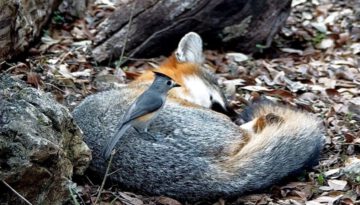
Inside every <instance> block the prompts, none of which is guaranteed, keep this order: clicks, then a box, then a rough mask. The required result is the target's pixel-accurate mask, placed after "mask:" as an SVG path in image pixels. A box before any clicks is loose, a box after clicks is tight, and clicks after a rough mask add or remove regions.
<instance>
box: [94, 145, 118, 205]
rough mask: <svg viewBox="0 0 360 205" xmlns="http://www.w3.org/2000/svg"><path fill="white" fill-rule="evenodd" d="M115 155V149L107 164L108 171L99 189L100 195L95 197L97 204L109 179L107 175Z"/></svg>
mask: <svg viewBox="0 0 360 205" xmlns="http://www.w3.org/2000/svg"><path fill="white" fill-rule="evenodd" d="M114 155H115V150H113V151H112V152H111V155H110V159H109V162H108V166H107V168H106V171H105V176H104V179H103V181H102V182H101V186H100V189H99V193H98V195H97V196H96V199H95V205H96V204H97V202H98V201H99V199H100V196H101V192H102V190H103V189H104V186H105V182H106V179H107V177H108V176H109V175H108V173H109V171H110V167H111V162H112V160H113V157H114Z"/></svg>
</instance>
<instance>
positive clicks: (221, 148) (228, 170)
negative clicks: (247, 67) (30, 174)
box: [73, 33, 324, 201]
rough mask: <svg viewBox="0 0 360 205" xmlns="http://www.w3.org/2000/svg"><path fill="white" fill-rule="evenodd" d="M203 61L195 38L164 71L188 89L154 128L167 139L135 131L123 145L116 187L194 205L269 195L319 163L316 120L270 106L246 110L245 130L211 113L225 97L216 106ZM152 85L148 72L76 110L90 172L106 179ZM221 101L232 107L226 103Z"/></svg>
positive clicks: (173, 97)
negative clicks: (130, 115)
mask: <svg viewBox="0 0 360 205" xmlns="http://www.w3.org/2000/svg"><path fill="white" fill-rule="evenodd" d="M199 39H200V41H199ZM199 43H200V44H201V45H199ZM202 61H203V57H202V42H201V38H200V37H199V36H198V35H197V34H195V33H190V34H187V35H185V37H184V38H183V39H182V40H181V41H180V43H179V47H178V48H177V50H176V51H175V53H174V54H173V55H172V56H171V57H170V58H169V59H168V60H166V61H165V62H164V64H162V65H160V67H159V68H157V70H158V71H160V72H164V73H165V74H167V75H169V76H171V75H173V76H171V77H174V78H175V79H177V80H178V83H180V84H182V85H183V88H182V89H178V88H176V89H174V91H173V92H172V93H171V94H170V95H169V96H168V99H167V101H166V105H165V107H164V109H163V110H162V111H161V113H160V115H159V116H158V117H157V118H156V119H155V120H154V121H153V122H152V124H151V125H150V126H149V132H150V133H151V134H152V135H156V136H157V138H158V139H160V140H157V141H153V140H149V139H145V138H142V137H141V136H139V135H138V134H137V132H136V131H134V130H129V131H128V132H127V133H126V134H125V135H124V137H123V140H121V141H119V142H118V144H117V146H116V151H117V152H116V154H115V155H114V157H113V161H112V171H114V170H116V171H115V172H114V173H113V174H111V175H110V180H111V182H112V183H119V184H121V185H123V186H125V187H128V188H131V189H136V190H139V191H142V192H144V193H147V194H151V195H166V196H169V197H174V198H176V199H182V200H186V201H195V200H200V199H216V198H219V197H222V198H224V197H234V196H239V195H241V194H244V193H247V192H249V191H256V190H259V189H263V188H266V187H268V186H270V185H272V184H274V183H276V182H278V181H279V180H281V179H282V178H284V177H285V176H288V175H289V174H291V173H293V172H296V171H298V170H301V169H302V168H304V167H309V166H310V167H311V166H313V165H314V164H316V162H317V158H318V156H319V154H320V151H321V150H322V147H323V144H324V137H323V133H322V127H321V124H320V121H319V120H318V119H317V118H316V117H314V116H313V115H311V114H309V113H306V112H303V111H299V110H294V109H290V108H288V107H284V106H279V105H276V104H271V103H267V102H263V103H256V104H254V105H252V106H249V107H248V108H246V109H245V111H244V113H242V115H241V117H242V118H243V120H244V121H245V123H244V124H243V125H241V126H238V125H236V124H234V123H233V122H232V121H231V120H230V118H229V117H228V116H226V115H224V114H221V113H219V112H216V111H213V110H211V107H212V105H211V104H212V103H213V100H214V99H215V98H214V97H210V96H211V95H215V94H214V93H216V94H218V95H219V96H220V97H218V99H215V101H219V99H220V100H224V98H223V95H222V94H221V93H220V89H219V87H218V85H217V84H216V83H215V81H214V78H213V77H210V76H211V75H210V74H209V73H208V72H207V71H204V69H203V68H201V63H202ZM204 73H205V75H204ZM189 74H190V75H194V76H195V77H198V79H196V80H199V79H200V80H202V81H203V82H196V81H195V80H194V81H191V80H190V81H189V82H196V83H198V84H201V83H203V84H204V85H205V86H209V87H208V88H207V89H208V90H206V89H204V90H202V91H204V92H208V93H205V95H203V94H204V93H200V95H201V96H200V97H199V96H198V95H196V94H197V93H198V92H197V91H192V89H196V88H194V87H192V86H191V84H189V83H187V82H186V78H187V77H188V75H189ZM197 75H201V76H197ZM184 79H185V80H184ZM182 80H183V81H182ZM151 82H152V76H151V75H150V73H148V72H146V73H144V74H143V75H142V76H140V77H139V78H138V79H137V80H136V81H134V82H133V83H131V84H130V85H128V86H126V87H123V88H120V89H118V90H109V91H105V92H101V93H98V94H95V95H92V96H89V97H87V98H86V99H85V100H84V101H83V102H82V103H81V104H80V105H79V106H78V107H77V108H76V109H75V110H74V112H73V116H74V119H75V121H76V122H77V124H78V125H79V127H80V128H81V129H82V130H83V132H84V135H85V140H86V142H87V144H88V145H89V147H90V148H91V149H92V151H93V161H92V163H91V166H90V169H91V170H93V171H95V172H96V173H98V174H100V176H103V174H104V173H105V170H106V167H107V163H108V162H107V161H105V160H104V159H103V158H102V157H101V153H100V152H101V149H102V146H103V145H104V143H105V141H106V140H107V138H108V137H110V136H112V135H113V133H114V132H115V130H116V125H117V124H118V121H119V119H120V118H121V116H122V114H123V113H124V111H125V110H126V108H127V107H128V106H129V105H130V104H131V103H132V101H133V100H134V99H135V98H136V97H137V96H138V95H139V94H140V93H141V92H142V91H144V90H145V89H146V88H147V87H148V86H149V84H150V83H151ZM184 93H185V94H184ZM198 94H199V93H198ZM204 96H205V97H204ZM207 97H209V100H208V101H206V98H207ZM197 98H199V99H201V100H198V99H197ZM202 99H205V100H204V101H202ZM210 99H211V100H210ZM209 102H210V103H209ZM216 103H219V104H220V105H221V106H222V107H226V105H225V104H226V103H225V101H224V102H216Z"/></svg>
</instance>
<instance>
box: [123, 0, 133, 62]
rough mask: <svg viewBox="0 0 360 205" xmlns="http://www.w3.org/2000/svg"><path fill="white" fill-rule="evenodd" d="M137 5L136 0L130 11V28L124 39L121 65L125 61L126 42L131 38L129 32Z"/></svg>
mask: <svg viewBox="0 0 360 205" xmlns="http://www.w3.org/2000/svg"><path fill="white" fill-rule="evenodd" d="M135 5H136V1H134V4H133V6H132V7H131V12H130V17H129V28H128V30H127V32H126V35H125V39H124V45H123V47H122V50H121V54H120V58H119V67H120V66H121V65H122V64H123V62H122V61H123V58H124V54H125V49H126V44H127V42H128V40H129V33H130V28H131V24H132V19H133V16H134V10H135Z"/></svg>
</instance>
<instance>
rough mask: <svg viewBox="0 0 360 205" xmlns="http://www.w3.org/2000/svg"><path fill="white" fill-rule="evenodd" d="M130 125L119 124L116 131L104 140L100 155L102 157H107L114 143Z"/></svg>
mask: <svg viewBox="0 0 360 205" xmlns="http://www.w3.org/2000/svg"><path fill="white" fill-rule="evenodd" d="M130 126H131V125H130V124H123V125H121V127H120V128H119V129H118V131H117V132H116V133H115V134H114V135H113V136H112V137H111V138H110V139H109V140H108V141H107V142H106V145H105V147H104V148H103V150H102V156H103V157H104V159H108V158H109V157H110V155H111V152H112V150H113V149H114V147H115V145H116V143H117V142H118V141H119V139H120V138H121V137H122V136H123V135H124V133H125V132H126V130H128V129H129V128H130Z"/></svg>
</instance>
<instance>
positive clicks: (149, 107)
mask: <svg viewBox="0 0 360 205" xmlns="http://www.w3.org/2000/svg"><path fill="white" fill-rule="evenodd" d="M163 104H164V100H163V98H162V97H161V96H160V95H159V93H153V92H146V93H143V94H142V95H140V96H139V98H138V99H137V100H136V101H135V102H134V103H133V105H131V106H130V109H129V112H128V113H127V114H126V119H124V121H123V122H124V123H123V124H126V123H128V122H130V121H131V120H133V119H136V118H138V117H141V116H144V115H146V114H150V113H153V112H155V111H156V110H158V109H160V108H161V107H162V106H163Z"/></svg>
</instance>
